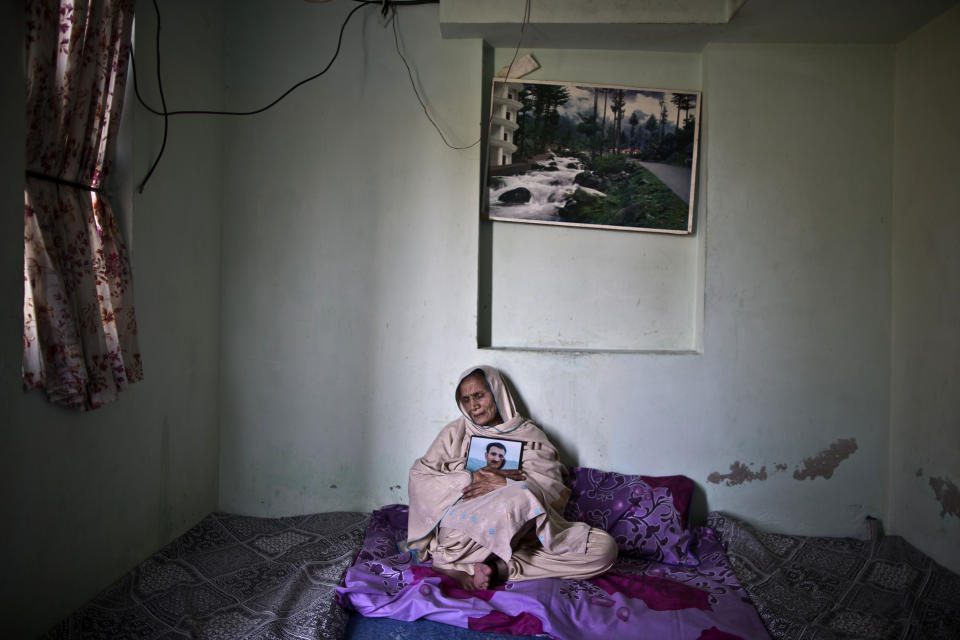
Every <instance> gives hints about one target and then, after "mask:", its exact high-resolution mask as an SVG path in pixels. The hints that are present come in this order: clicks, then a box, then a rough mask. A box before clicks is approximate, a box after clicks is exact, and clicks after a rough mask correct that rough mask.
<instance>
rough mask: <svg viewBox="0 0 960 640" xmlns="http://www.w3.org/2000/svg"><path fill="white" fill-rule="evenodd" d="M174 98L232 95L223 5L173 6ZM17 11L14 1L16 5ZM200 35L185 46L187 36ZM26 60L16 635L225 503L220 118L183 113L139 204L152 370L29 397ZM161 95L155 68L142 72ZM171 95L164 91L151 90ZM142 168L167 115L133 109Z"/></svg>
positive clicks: (10, 510)
mask: <svg viewBox="0 0 960 640" xmlns="http://www.w3.org/2000/svg"><path fill="white" fill-rule="evenodd" d="M12 4H14V3H6V2H4V3H0V5H2V9H0V11H2V14H0V16H2V17H0V25H2V27H0V29H2V33H3V36H4V37H3V38H0V41H2V43H3V44H2V45H0V46H2V47H4V49H5V53H6V55H5V57H4V59H6V60H9V61H22V59H23V53H22V51H23V40H22V33H21V30H20V25H21V24H22V23H23V20H22V16H21V15H20V13H19V11H20V6H19V5H18V6H17V7H15V8H11V7H10V6H9V5H12ZM161 5H162V9H163V11H164V31H163V34H164V36H163V37H164V40H163V45H164V52H163V53H164V64H165V70H166V72H167V73H166V74H165V78H166V80H167V82H168V83H169V85H168V86H167V99H168V100H170V102H171V104H177V105H180V106H185V105H186V104H188V103H189V104H195V103H196V102H198V101H203V102H205V103H206V104H211V105H217V104H219V101H220V97H221V93H222V90H221V78H222V70H221V58H220V21H219V19H220V7H219V4H218V3H204V4H203V6H202V7H199V8H198V6H197V5H196V4H195V3H192V2H179V1H178V2H163V3H161ZM139 8H140V11H139V13H138V17H137V28H138V38H137V39H138V50H137V55H138V62H139V63H140V64H141V65H142V66H141V69H144V70H146V72H147V74H149V70H150V69H151V68H152V67H153V54H152V43H153V24H154V23H153V6H152V4H151V3H149V2H147V3H142V6H141V7H139ZM14 9H15V10H14ZM186 43H189V44H186ZM20 69H22V64H18V63H16V62H12V63H11V64H10V65H9V68H8V73H5V74H4V75H3V83H4V86H3V96H4V97H3V99H2V100H0V105H2V107H0V108H2V118H0V127H3V129H4V136H3V139H4V140H6V141H8V143H9V144H6V145H4V146H3V150H2V151H0V199H2V202H3V209H4V210H5V211H6V215H4V216H3V217H2V219H3V220H4V222H3V223H2V228H0V238H2V239H3V244H4V248H3V249H2V250H0V256H2V258H0V273H2V274H3V275H2V277H0V292H2V299H3V301H4V305H3V310H2V311H0V335H2V336H3V338H2V340H0V407H2V408H0V415H2V419H0V424H2V429H3V447H2V449H0V474H2V476H0V504H2V510H3V514H4V518H3V526H2V527H0V549H2V553H3V557H4V563H3V566H4V579H3V581H2V586H0V602H2V605H0V610H2V612H3V616H2V627H3V629H4V631H3V635H4V637H10V638H21V637H34V636H37V635H39V634H40V633H41V632H43V631H45V630H46V629H47V628H49V627H50V626H51V625H53V624H54V623H55V622H57V621H58V620H59V619H61V618H62V617H63V616H65V615H66V614H67V613H69V612H70V611H71V610H73V609H74V608H75V607H77V606H79V605H81V604H82V603H83V602H84V601H86V600H87V599H89V598H91V597H93V596H94V595H95V594H96V593H97V592H98V591H100V590H101V589H103V588H104V587H105V586H107V585H108V584H109V583H111V582H112V581H113V580H115V579H116V578H118V577H119V576H120V575H122V574H123V573H124V572H125V571H127V570H128V569H129V568H130V567H131V566H133V565H134V564H136V563H138V562H140V561H141V560H142V559H143V558H145V557H146V556H148V555H149V554H151V553H153V552H154V551H155V550H156V549H157V548H159V547H160V546H161V545H162V544H165V543H166V542H167V541H169V540H170V539H172V538H173V537H175V536H177V535H179V534H180V533H182V532H183V531H184V530H186V529H187V528H188V527H190V526H192V525H193V524H195V523H196V522H197V521H198V520H199V519H200V518H202V517H203V516H204V515H206V514H207V513H209V512H210V511H212V510H214V509H216V506H217V456H218V449H219V442H218V431H217V415H218V406H217V396H218V393H217V391H218V369H217V367H218V358H217V354H218V351H219V344H218V334H219V330H218V323H219V280H220V275H219V271H220V270H219V264H220V262H219V244H220V240H219V238H220V202H221V182H220V171H221V166H222V165H221V150H220V140H221V137H220V136H221V134H220V124H219V123H218V122H216V121H213V122H209V121H208V122H186V121H184V122H173V123H172V126H171V138H170V141H169V143H168V147H167V152H166V154H165V156H164V159H163V161H162V163H161V165H160V167H159V168H158V169H157V171H156V173H155V174H154V177H153V178H152V179H151V182H150V183H149V184H148V186H147V189H146V191H145V192H144V193H143V195H141V196H138V197H137V198H136V200H135V203H134V205H135V209H136V213H135V216H134V222H133V230H132V231H133V237H134V239H135V242H134V247H133V269H134V280H135V287H136V304H137V318H138V321H139V330H140V346H141V351H142V354H143V361H144V371H145V379H144V381H143V382H141V383H139V384H136V385H134V386H132V387H131V388H130V389H129V390H128V391H126V392H125V393H123V394H122V395H121V398H120V400H119V401H118V402H115V403H113V404H110V405H107V406H105V407H104V408H102V409H99V410H96V411H91V412H87V413H76V412H73V411H67V410H64V409H60V408H57V407H54V406H51V405H49V404H47V403H46V401H45V400H44V399H43V397H42V395H41V394H38V393H31V394H24V393H23V392H22V391H21V385H20V353H21V351H20V350H21V341H20V335H21V333H22V331H21V330H22V324H21V323H22V319H21V307H22V301H23V289H22V286H23V284H22V283H23V280H22V268H23V267H22V264H23V245H22V238H23V218H22V211H23V195H22V194H23V191H22V190H23V178H22V176H23V147H22V143H21V144H15V143H12V141H17V140H23V122H24V119H23V118H24V116H23V113H24V98H23V95H24V89H23V76H22V73H19V72H18V71H19V70H20ZM141 86H142V88H143V90H144V93H145V94H146V96H147V97H148V98H150V99H154V97H155V95H156V94H155V92H154V91H153V89H152V87H153V86H154V85H153V82H152V80H151V79H150V78H141ZM155 102H159V101H155ZM128 106H129V107H130V108H133V109H135V113H134V121H135V134H134V136H135V140H134V150H135V163H136V164H135V171H134V173H135V175H136V176H138V177H140V176H142V175H143V174H144V172H145V171H146V168H147V167H148V166H149V163H150V162H151V161H152V160H153V154H154V153H155V152H156V150H157V148H158V145H159V134H160V127H159V126H158V125H159V122H158V121H157V120H154V119H153V117H152V116H150V117H148V116H147V115H146V114H145V112H144V111H143V110H142V109H140V108H137V107H134V105H132V104H130V105H128Z"/></svg>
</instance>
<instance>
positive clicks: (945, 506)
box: [889, 7, 960, 571]
mask: <svg viewBox="0 0 960 640" xmlns="http://www.w3.org/2000/svg"><path fill="white" fill-rule="evenodd" d="M958 36H960V7H954V8H953V9H951V10H950V11H948V12H947V13H945V14H944V15H942V16H941V17H939V18H938V19H936V20H934V21H933V22H931V23H930V24H928V25H927V26H925V27H923V28H922V29H919V30H918V31H916V32H914V33H913V34H912V35H911V36H910V37H908V38H907V39H906V40H904V41H903V42H901V43H900V44H899V45H897V58H896V71H895V73H894V77H895V85H894V86H895V91H896V94H895V95H896V117H895V126H894V132H895V134H894V138H895V144H894V166H895V171H894V198H893V316H892V317H893V353H892V362H893V365H892V374H891V375H892V393H891V437H890V454H891V455H890V458H891V459H890V487H891V491H890V516H889V520H890V523H889V524H890V526H889V528H890V529H891V530H893V531H894V532H895V533H899V534H902V535H904V536H906V538H907V539H908V540H910V541H911V542H912V543H914V544H915V545H917V546H919V547H920V548H921V549H923V550H925V551H927V552H928V553H930V554H931V555H933V557H934V558H936V559H937V560H939V561H940V562H941V563H943V564H945V565H946V566H948V567H950V568H952V569H953V570H954V571H960V490H958V489H957V485H958V484H960V357H958V356H960V334H958V332H957V329H958V327H960V280H958V278H957V274H960V216H958V212H960V206H958V202H960V182H958V181H957V179H956V175H957V172H958V171H960V161H958V159H957V142H958V140H960V124H958V122H957V115H956V114H957V110H958V109H960V79H958V77H957V72H956V68H957V65H958V64H960V37H958Z"/></svg>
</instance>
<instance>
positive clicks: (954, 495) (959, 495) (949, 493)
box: [930, 478, 960, 518]
mask: <svg viewBox="0 0 960 640" xmlns="http://www.w3.org/2000/svg"><path fill="white" fill-rule="evenodd" d="M930 486H931V487H933V492H934V494H936V496H937V502H939V503H940V506H941V507H942V508H941V509H940V517H941V518H946V517H947V514H948V513H949V514H950V515H952V516H953V517H954V518H960V489H957V485H955V484H953V481H951V480H950V478H930Z"/></svg>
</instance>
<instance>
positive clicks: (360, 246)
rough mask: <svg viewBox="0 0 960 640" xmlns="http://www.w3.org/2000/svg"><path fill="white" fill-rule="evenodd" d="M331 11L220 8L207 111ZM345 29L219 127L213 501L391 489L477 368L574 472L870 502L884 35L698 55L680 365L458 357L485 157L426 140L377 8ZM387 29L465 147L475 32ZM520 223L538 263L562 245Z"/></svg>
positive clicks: (392, 497) (554, 67)
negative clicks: (246, 116) (502, 378)
mask: <svg viewBox="0 0 960 640" xmlns="http://www.w3.org/2000/svg"><path fill="white" fill-rule="evenodd" d="M346 10H347V7H343V6H339V5H335V4H334V5H309V4H301V3H295V4H294V5H291V6H290V7H289V8H286V7H284V8H282V9H281V8H278V7H271V8H270V10H269V11H268V10H267V9H266V8H260V7H259V6H258V5H257V3H237V4H235V5H233V6H232V7H231V11H230V12H229V15H227V16H226V19H227V27H226V31H225V32H226V33H227V34H229V36H228V44H227V51H228V55H227V60H228V62H227V77H228V87H229V88H228V101H229V102H230V103H231V104H236V105H241V104H248V103H249V104H256V103H258V102H263V101H264V100H265V99H266V98H268V97H269V96H272V95H275V94H276V93H277V92H278V89H281V88H283V87H285V86H287V85H289V84H291V83H292V82H293V81H295V80H298V79H300V78H302V77H305V76H307V75H309V74H310V73H311V72H315V71H316V70H317V69H318V68H321V67H322V66H323V65H324V64H326V61H327V60H328V57H329V55H330V54H331V51H332V46H333V45H332V42H333V40H334V38H335V37H336V33H337V30H338V28H339V23H340V20H341V17H342V16H343V15H344V13H345V11H346ZM361 17H362V20H361V19H359V18H361ZM354 20H355V22H354V23H352V24H351V25H349V26H348V28H347V32H346V36H345V38H344V45H343V47H344V48H343V51H342V53H341V58H340V59H339V60H338V61H337V62H336V63H335V64H334V66H333V67H332V69H331V71H330V72H329V73H328V74H327V75H326V76H324V77H323V78H321V79H319V80H317V81H315V82H314V83H312V84H310V85H307V86H305V87H303V88H301V89H300V90H298V91H297V93H295V94H294V95H292V96H291V97H289V98H288V99H287V101H286V102H285V103H284V104H282V105H281V106H280V107H278V108H276V109H275V110H273V111H272V112H269V113H267V114H264V115H263V116H261V117H259V118H257V119H250V120H238V121H233V122H230V123H228V124H227V129H226V131H225V140H226V141H227V147H226V152H225V162H226V170H225V177H224V179H225V191H224V192H225V194H226V196H225V211H226V212H227V215H226V218H225V225H224V245H223V251H224V272H223V273H224V285H223V286H224V306H223V313H224V324H223V344H224V349H223V352H222V367H221V370H222V372H223V373H222V376H223V396H222V401H221V405H222V407H223V414H222V424H223V427H222V431H221V451H222V456H221V467H220V473H221V481H220V488H221V494H220V495H221V507H222V508H224V509H227V510H234V511H242V512H245V513H256V514H270V515H277V514H289V513H299V512H305V511H322V510H327V509H338V508H372V507H374V506H377V505H380V504H383V503H386V502H396V501H406V479H407V471H408V468H409V465H410V463H411V461H412V460H413V459H414V458H415V457H416V456H418V455H420V454H421V453H422V452H423V451H424V450H425V448H426V446H427V445H428V443H429V442H430V440H431V439H432V438H433V437H434V435H435V434H436V432H437V431H438V430H439V428H440V427H441V426H442V425H443V424H444V423H445V422H446V421H448V420H449V419H452V418H453V417H455V416H456V415H457V414H456V407H455V406H454V404H453V402H452V395H453V384H454V379H455V377H456V376H457V375H458V374H459V373H460V371H462V370H463V369H465V368H466V367H467V366H469V365H471V364H474V363H477V362H488V363H490V364H493V365H495V366H499V367H501V368H502V369H503V370H504V371H505V372H506V373H507V375H508V376H509V377H510V379H511V380H512V381H513V382H514V383H515V386H516V388H517V390H518V392H519V395H520V396H521V398H522V400H523V403H524V404H525V405H526V407H528V409H529V413H530V414H532V417H533V418H534V419H536V420H537V421H538V422H540V423H541V424H542V425H543V426H544V427H545V428H546V429H547V431H548V432H549V433H550V434H551V436H552V437H553V438H554V439H555V440H556V441H557V442H558V443H559V444H560V446H561V447H562V448H563V449H564V452H565V455H566V456H567V460H568V461H569V462H578V463H580V464H582V465H588V466H595V467H603V468H608V469H616V470H620V471H626V472H639V473H647V474H670V473H684V474H687V475H689V476H690V477H692V478H694V479H695V480H696V481H697V482H698V483H699V484H700V486H701V488H702V489H703V490H704V492H705V495H706V498H707V501H708V503H709V507H710V508H717V509H725V510H728V511H731V512H734V513H737V514H740V515H742V516H746V517H747V518H749V519H751V520H754V521H756V522H759V523H761V524H763V525H765V526H768V527H773V528H777V529H781V530H789V531H792V532H808V533H819V534H843V535H848V534H849V535H858V534H861V533H862V530H863V529H862V519H863V517H864V516H865V515H867V514H872V515H879V516H883V515H884V510H885V507H886V491H885V474H884V473H883V470H884V469H885V467H886V460H887V429H888V423H889V411H888V386H889V344H890V330H889V308H890V307H889V305H890V298H889V290H890V280H889V271H890V257H889V212H890V206H891V205H890V189H889V183H890V175H891V171H892V160H891V152H892V151H891V150H892V65H893V54H892V49H891V48H890V47H843V46H838V47H823V46H711V47H709V48H708V49H707V50H706V51H705V52H704V53H703V57H702V65H701V67H702V76H701V77H700V78H699V82H700V84H701V86H702V88H703V91H704V107H705V113H704V116H705V130H704V133H703V135H704V138H703V146H702V148H701V150H702V151H703V152H704V153H705V158H704V160H703V161H704V163H705V165H704V171H705V172H704V174H703V176H702V178H703V180H704V182H703V183H702V184H701V187H700V193H701V196H702V197H703V198H704V207H705V209H704V210H703V211H702V216H703V217H702V219H701V220H700V222H699V224H700V226H699V234H702V235H698V236H697V237H696V242H702V243H703V247H704V248H703V252H702V253H699V254H698V257H697V259H698V260H703V261H704V262H703V265H702V266H700V265H698V267H697V268H698V269H701V270H702V272H703V273H704V274H705V281H704V282H703V283H697V282H696V281H691V282H690V283H689V286H701V285H702V286H703V289H704V292H705V298H704V300H703V305H704V313H703V316H704V326H703V353H702V354H701V355H658V354H611V353H606V354H604V353H592V354H576V353H558V352H549V351H546V352H524V351H510V350H478V349H477V348H476V341H475V330H476V323H477V309H478V300H477V296H478V293H477V277H478V267H477V264H478V249H477V247H478V244H479V242H478V238H479V228H478V227H479V225H478V222H477V198H478V183H479V176H480V173H481V171H480V167H481V165H480V152H479V150H478V149H477V148H476V147H474V148H471V149H469V150H467V151H455V150H451V149H448V148H447V147H446V146H445V145H444V144H443V142H442V141H441V139H440V137H439V136H438V134H437V132H436V131H435V130H434V129H433V127H432V126H431V125H430V123H429V122H428V121H427V120H426V118H425V117H424V115H423V113H422V110H421V108H420V105H419V104H418V103H417V101H416V99H415V97H414V96H413V94H412V92H411V88H410V84H409V81H408V79H407V77H406V72H405V70H404V68H403V66H402V64H401V62H400V61H399V60H398V58H397V55H396V53H395V51H394V49H393V47H394V44H393V36H392V32H391V31H390V30H389V29H384V28H383V27H382V26H381V24H380V22H379V19H378V17H377V15H376V12H375V11H369V12H367V11H364V12H361V14H358V16H357V17H355V18H354ZM400 32H401V35H402V37H403V43H404V49H405V51H406V52H407V54H408V57H409V59H410V60H411V62H412V64H413V65H414V68H415V78H416V79H417V82H418V84H419V86H421V87H422V89H423V91H424V93H425V96H426V103H427V105H428V108H429V109H430V112H431V114H432V115H433V116H434V118H435V119H436V120H437V122H438V123H439V124H440V126H441V127H442V128H443V130H444V132H445V133H446V135H447V136H448V137H449V138H450V139H451V141H452V142H454V143H455V144H459V145H464V144H469V143H470V142H473V141H474V140H475V139H476V138H477V137H478V134H479V122H480V120H481V112H480V104H481V101H482V98H483V92H484V91H486V85H485V84H484V83H483V82H482V80H481V77H480V76H481V74H480V69H481V65H482V57H483V48H482V45H481V43H480V42H478V41H470V40H465V41H457V40H454V41H444V40H442V39H441V38H440V34H439V30H438V26H437V10H436V8H435V7H428V6H427V7H414V8H406V9H404V10H403V11H402V12H401V22H400ZM497 55H498V56H499V55H502V54H501V53H498V54H497ZM651 59H652V56H650V55H649V54H647V55H644V54H640V53H623V52H582V51H569V52H565V53H564V52H556V54H555V55H554V54H549V55H547V56H546V59H545V60H544V61H546V62H548V63H549V66H548V67H547V66H545V68H544V70H543V71H542V72H539V76H538V77H541V78H548V77H559V78H562V79H580V80H598V81H600V82H606V81H609V82H621V83H623V84H635V83H636V82H641V81H642V80H644V77H645V76H647V77H649V76H651V75H655V73H656V72H650V71H645V70H644V69H645V68H648V67H649V65H650V64H651ZM667 66H668V68H673V69H677V68H679V67H682V68H684V69H685V68H686V65H679V67H678V66H677V65H667ZM601 69H602V70H603V72H602V74H600V73H599V72H598V75H602V77H587V76H586V74H587V72H588V71H591V70H601ZM654 79H655V80H657V81H659V80H663V81H664V82H666V81H669V80H672V82H671V84H674V83H679V82H680V81H681V80H684V81H687V80H689V81H692V82H697V81H698V79H697V78H696V77H694V78H693V79H689V78H686V77H685V76H684V77H681V78H679V79H678V78H672V79H671V78H661V77H656V78H654ZM684 84H685V82H684ZM503 224H509V223H503ZM520 227H521V226H520V225H513V228H515V229H516V228H520ZM504 229H506V227H504ZM534 231H540V229H539V228H538V229H535V230H534ZM500 233H501V229H500V228H497V230H496V234H500ZM505 233H509V232H505ZM570 233H574V231H572V230H571V231H570ZM587 233H600V232H597V231H588V232H587ZM527 235H529V236H531V237H525V238H524V242H523V244H524V245H525V247H524V248H525V249H526V250H527V251H529V252H531V253H532V255H533V256H534V258H536V257H540V258H543V259H547V258H548V256H550V255H551V253H552V252H554V251H556V248H557V245H556V244H555V241H556V239H555V236H553V235H551V234H549V233H543V234H539V233H537V234H534V232H533V231H530V232H529V233H528V234H527ZM635 235H637V237H638V238H639V237H640V236H639V234H635ZM628 240H629V238H628ZM643 242H644V240H642V239H638V240H637V243H638V246H639V245H640V244H642V243H643ZM619 244H620V246H618V247H617V248H616V249H615V251H618V252H621V255H619V256H615V257H616V258H627V257H628V256H626V254H627V253H629V252H631V251H634V250H635V247H633V246H632V245H630V244H629V243H619Z"/></svg>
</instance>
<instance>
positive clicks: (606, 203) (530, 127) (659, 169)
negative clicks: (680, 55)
mask: <svg viewBox="0 0 960 640" xmlns="http://www.w3.org/2000/svg"><path fill="white" fill-rule="evenodd" d="M700 103H701V95H700V92H699V91H679V90H673V89H646V88H640V87H625V86H618V85H599V84H590V83H582V82H552V81H543V80H538V81H532V80H530V81H521V80H509V81H508V80H505V79H503V78H494V80H493V83H492V88H491V100H490V123H489V127H488V131H487V133H488V135H487V162H486V166H485V178H484V189H483V191H484V197H483V206H482V207H481V208H482V212H481V214H482V215H483V216H484V217H485V218H486V219H488V220H496V221H505V222H522V223H532V224H549V225H563V226H574V227H589V228H602V229H619V230H626V231H647V232H655V233H670V234H690V233H692V232H693V219H694V216H693V212H694V194H695V192H696V176H697V160H698V145H699V138H700Z"/></svg>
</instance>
